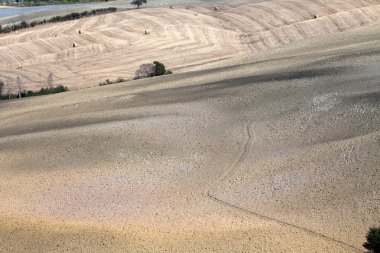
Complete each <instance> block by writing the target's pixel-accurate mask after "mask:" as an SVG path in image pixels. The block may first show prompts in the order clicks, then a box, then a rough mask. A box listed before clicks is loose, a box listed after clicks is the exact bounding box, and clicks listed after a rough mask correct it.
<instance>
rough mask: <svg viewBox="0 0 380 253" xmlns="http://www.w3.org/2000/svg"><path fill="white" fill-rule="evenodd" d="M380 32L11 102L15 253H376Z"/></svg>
mask: <svg viewBox="0 0 380 253" xmlns="http://www.w3.org/2000/svg"><path fill="white" fill-rule="evenodd" d="M120 15H125V14H120ZM128 15H129V14H128ZM110 17H112V16H110ZM112 20H113V17H112V18H110V22H111V21H112ZM112 22H113V21H112ZM89 27H90V26H89ZM52 29H55V28H52ZM379 31H380V27H379V25H375V26H371V27H366V28H362V29H358V30H355V31H351V32H345V33H340V34H334V35H331V36H326V37H319V38H315V39H313V40H309V41H304V42H299V43H297V44H294V45H290V46H289V47H286V48H283V49H276V50H270V51H268V52H265V53H260V54H257V55H255V58H252V57H249V56H247V57H244V58H235V59H232V60H228V61H225V62H223V63H218V64H215V63H213V64H211V65H212V66H213V67H214V68H213V69H208V70H202V71H198V72H192V73H182V74H175V75H171V76H165V77H162V78H151V79H146V80H140V81H131V82H126V83H123V84H115V85H112V86H106V87H95V88H90V89H83V90H78V91H71V92H67V93H64V94H58V95H51V96H44V97H36V98H30V99H22V100H13V101H6V102H4V101H3V102H1V103H0V107H1V110H0V117H1V119H2V122H1V124H0V164H1V168H0V252H41V251H42V252H63V251H65V250H68V251H70V252H95V251H97V252H105V251H107V252H164V251H168V252H184V251H187V252H212V251H217V252H311V251H312V252H324V253H325V252H362V251H363V249H362V248H361V244H362V243H363V241H364V235H365V232H366V231H367V229H368V227H369V226H371V225H380V224H379V220H378V218H379V212H380V210H379V202H377V201H378V199H379V193H380V185H379V183H380V180H379V179H380V178H379V175H380V173H379V166H378V165H379V163H380V157H379V154H380V145H379V143H380V129H379V125H380V110H379V108H380V104H379V103H380V95H379V94H380V86H379V81H380V75H379V72H378V70H379V68H380V65H379V62H380V53H379V52H380V44H379V40H380V33H379ZM20 35H21V34H20ZM38 36H40V35H37V37H38ZM21 37H22V36H21ZM2 38H3V37H2ZM25 39H26V37H25ZM74 62H75V61H74ZM211 65H208V66H207V68H209V67H210V66H211Z"/></svg>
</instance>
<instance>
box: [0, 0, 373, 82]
mask: <svg viewBox="0 0 380 253" xmlns="http://www.w3.org/2000/svg"><path fill="white" fill-rule="evenodd" d="M315 15H316V17H317V18H315ZM379 18H380V2H379V1H378V0H372V1H364V0H360V1H358V0H347V1H343V2H342V1H326V2H325V1H308V0H307V1H306V0H295V1H264V2H248V3H239V4H228V5H222V6H220V10H219V11H213V8H212V6H211V7H205V6H203V7H202V6H201V5H200V6H193V7H192V8H191V9H186V8H185V6H182V7H180V6H177V7H175V8H174V9H169V8H150V9H141V10H132V11H125V12H119V13H115V14H108V15H101V16H96V17H90V18H84V19H81V20H77V21H70V22H64V23H58V24H55V25H51V24H49V25H46V26H38V27H35V28H33V29H27V30H25V31H19V32H18V33H12V34H6V35H0V59H1V60H0V76H1V79H2V80H3V81H10V82H11V84H13V85H15V82H16V81H15V80H16V77H17V76H20V77H21V78H22V80H23V81H24V84H25V88H26V89H39V88H41V87H45V86H46V85H47V84H46V79H47V76H48V74H49V73H50V72H52V73H53V76H54V83H55V84H56V85H60V84H62V85H66V86H68V87H69V88H71V89H75V88H83V87H89V86H96V85H98V83H100V82H104V81H105V80H106V79H110V80H115V79H116V78H118V77H122V78H127V79H129V78H133V76H134V73H135V70H136V69H137V68H138V66H139V65H140V64H142V63H147V62H152V61H154V60H158V61H161V62H163V63H164V64H165V65H166V66H167V67H169V68H171V69H173V70H174V72H177V73H178V72H183V71H186V70H190V69H202V68H203V66H204V64H207V63H210V62H213V61H219V60H221V59H225V58H230V57H233V56H237V55H247V54H252V55H253V56H255V55H256V53H257V52H258V51H262V50H264V49H267V48H274V47H278V46H281V45H284V44H287V43H291V42H294V41H299V40H302V39H305V38H309V37H318V36H323V35H325V34H331V33H338V32H341V31H345V30H351V29H354V28H359V27H363V26H367V25H370V24H373V23H376V22H377V21H378V20H379ZM79 30H80V31H81V32H82V34H78V31H79ZM145 31H148V32H149V33H150V34H149V35H144V32H145ZM73 44H75V45H76V47H75V48H74V47H73Z"/></svg>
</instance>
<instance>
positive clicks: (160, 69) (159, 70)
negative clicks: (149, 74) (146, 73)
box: [153, 61, 166, 76]
mask: <svg viewBox="0 0 380 253" xmlns="http://www.w3.org/2000/svg"><path fill="white" fill-rule="evenodd" d="M153 64H154V67H155V68H156V70H155V76H162V75H165V74H166V69H165V65H164V64H162V63H161V62H158V61H154V62H153Z"/></svg>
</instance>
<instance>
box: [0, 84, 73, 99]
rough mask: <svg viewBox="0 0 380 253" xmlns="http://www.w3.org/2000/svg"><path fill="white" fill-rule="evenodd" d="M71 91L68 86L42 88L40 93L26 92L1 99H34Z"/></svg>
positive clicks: (0, 97)
mask: <svg viewBox="0 0 380 253" xmlns="http://www.w3.org/2000/svg"><path fill="white" fill-rule="evenodd" d="M68 90H69V89H68V88H67V87H66V86H63V85H59V86H57V87H49V88H41V89H40V90H39V91H31V90H29V91H24V92H21V93H20V94H10V95H7V96H4V95H3V96H0V99H13V98H19V97H20V96H21V97H34V96H43V95H49V94H55V93H60V92H66V91H68Z"/></svg>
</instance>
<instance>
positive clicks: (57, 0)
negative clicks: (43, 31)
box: [0, 0, 108, 7]
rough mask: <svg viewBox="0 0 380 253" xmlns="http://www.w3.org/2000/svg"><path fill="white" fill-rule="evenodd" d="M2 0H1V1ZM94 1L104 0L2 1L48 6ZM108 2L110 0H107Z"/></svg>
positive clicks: (23, 5) (16, 4)
mask: <svg viewBox="0 0 380 253" xmlns="http://www.w3.org/2000/svg"><path fill="white" fill-rule="evenodd" d="M0 2H1V1H0ZM92 2H103V0H23V1H21V0H19V2H14V1H2V3H3V5H6V6H22V7H30V6H46V5H57V4H60V5H61V4H78V3H92ZM105 2H108V0H105Z"/></svg>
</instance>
